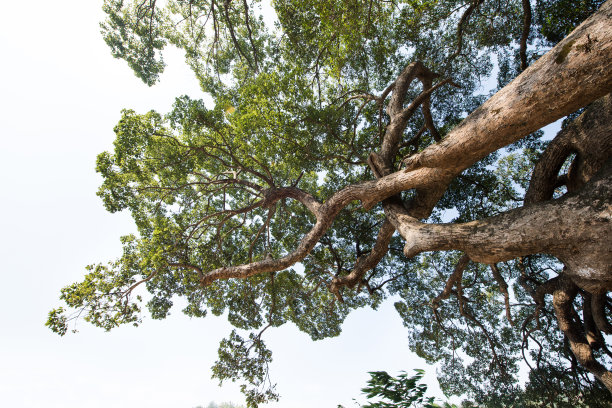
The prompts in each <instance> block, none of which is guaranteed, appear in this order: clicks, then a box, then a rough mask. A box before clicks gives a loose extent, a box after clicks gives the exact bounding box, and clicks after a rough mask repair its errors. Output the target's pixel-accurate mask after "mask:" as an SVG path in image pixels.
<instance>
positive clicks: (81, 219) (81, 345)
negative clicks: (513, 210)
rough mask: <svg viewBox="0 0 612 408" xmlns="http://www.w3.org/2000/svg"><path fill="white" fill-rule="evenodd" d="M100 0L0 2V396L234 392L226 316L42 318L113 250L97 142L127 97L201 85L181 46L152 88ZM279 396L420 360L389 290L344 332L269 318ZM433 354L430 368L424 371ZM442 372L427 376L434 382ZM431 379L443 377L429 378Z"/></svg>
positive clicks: (130, 403) (105, 400) (42, 402)
mask: <svg viewBox="0 0 612 408" xmlns="http://www.w3.org/2000/svg"><path fill="white" fill-rule="evenodd" d="M100 7H101V1H83V0H57V1H43V0H34V1H27V2H20V1H11V2H4V3H3V6H2V12H1V13H0V60H1V63H0V141H1V145H0V182H1V188H0V214H2V217H1V218H0V231H1V233H0V259H1V260H2V262H1V264H0V273H1V277H2V283H3V285H2V287H3V293H2V296H0V313H1V315H0V325H1V326H0V405H1V406H5V407H12V408H19V407H35V406H44V407H47V408H51V407H62V408H71V407H83V408H88V407H114V408H120V407H131V408H138V407H147V408H153V407H184V408H192V407H195V406H197V405H206V404H208V402H210V401H212V400H215V401H217V402H221V401H233V402H235V403H241V402H242V401H243V400H242V396H241V394H240V393H239V392H238V387H237V386H236V385H233V384H228V385H224V386H223V387H218V384H217V381H215V380H211V378H210V376H211V372H210V367H211V365H212V364H213V362H214V361H215V359H216V354H217V346H218V342H219V340H220V339H221V338H222V337H224V336H226V335H227V334H228V333H229V332H230V330H231V328H230V326H229V325H228V324H227V323H226V322H225V321H224V320H223V319H220V318H214V317H207V318H205V319H199V320H190V319H188V318H187V317H185V316H184V315H182V314H181V313H180V311H178V310H177V311H176V312H175V313H173V314H172V316H170V317H169V318H168V319H166V320H164V321H153V320H150V319H147V320H146V321H145V323H144V324H143V325H142V326H141V327H139V328H137V329H135V328H121V329H117V330H115V331H113V332H110V333H106V332H103V331H102V330H100V329H96V328H92V327H89V326H87V325H86V324H85V323H82V324H81V325H80V327H79V329H80V333H78V334H76V335H71V334H69V335H66V336H65V337H63V338H60V337H58V336H57V335H55V334H53V333H51V332H50V331H49V330H48V329H47V328H46V327H44V322H45V320H46V316H47V312H48V311H49V309H51V308H53V307H55V306H57V305H59V300H58V294H59V290H60V289H61V288H62V287H63V286H65V285H67V284H70V283H72V282H74V281H76V280H78V279H79V278H80V277H81V276H82V274H83V272H84V266H85V265H87V264H90V263H94V262H99V261H107V260H111V259H114V258H116V257H117V256H118V255H119V253H120V244H119V236H121V235H124V234H126V233H130V232H132V231H133V230H134V227H133V225H132V223H131V220H130V218H129V217H128V216H127V215H126V214H109V213H106V212H105V210H104V208H103V207H102V204H101V202H100V200H99V199H98V197H97V196H96V195H95V192H96V190H97V188H98V185H99V183H100V178H99V177H98V175H97V174H96V173H95V171H94V167H95V157H96V155H97V154H98V153H99V152H101V151H103V150H108V149H110V148H111V144H112V141H113V138H114V134H113V131H112V129H113V126H114V125H115V124H116V122H117V120H118V119H119V115H120V110H121V109H122V108H133V109H135V110H137V111H139V112H145V111H148V110H149V109H156V110H158V111H160V112H166V111H167V110H168V109H169V107H170V106H171V104H172V102H173V99H174V97H176V96H178V95H182V94H188V95H190V96H192V97H198V96H199V95H201V93H200V92H199V88H198V85H197V83H196V81H195V79H194V77H193V75H192V74H191V72H190V71H188V70H187V68H186V67H185V66H184V64H182V63H181V62H182V57H181V55H180V54H178V53H174V54H172V53H171V54H167V61H168V62H169V67H168V68H167V71H166V73H165V74H164V75H163V77H162V81H161V84H159V85H157V86H155V87H153V88H148V87H146V86H145V85H144V84H142V82H140V80H138V79H137V78H136V77H135V76H134V75H133V74H132V72H131V71H130V70H129V68H128V67H127V65H126V64H125V63H123V62H122V61H119V60H115V59H113V58H112V57H111V55H110V52H109V50H108V48H107V47H106V45H105V44H104V42H103V41H102V39H101V36H100V34H99V26H98V22H99V21H100V20H101V19H102V12H101V11H100ZM265 338H266V341H267V343H268V345H269V347H270V348H271V349H272V350H273V352H274V363H273V365H272V371H271V375H272V379H273V381H276V382H277V383H278V391H279V392H280V394H281V400H280V402H279V403H275V404H270V405H268V406H269V407H283V408H302V407H303V408H306V407H308V408H312V407H336V405H337V404H339V403H342V404H344V405H345V406H347V408H348V407H349V406H354V404H353V402H352V401H351V399H352V398H353V397H359V395H360V391H359V390H360V388H361V387H363V386H364V385H365V381H366V380H367V379H368V375H367V371H372V370H387V371H389V372H391V373H397V372H398V371H399V370H406V371H411V370H412V369H414V368H424V367H425V364H424V363H423V362H421V361H419V360H418V359H417V358H416V357H414V355H412V354H411V353H410V352H409V350H408V347H407V340H406V331H405V329H404V328H403V327H402V325H401V321H400V319H399V316H398V315H397V314H396V313H395V311H394V309H393V306H392V304H391V303H386V304H385V305H383V306H382V307H381V309H380V310H379V311H377V312H373V311H359V312H356V313H353V315H351V316H350V317H349V318H348V320H347V322H346V324H345V326H344V332H343V334H342V335H341V336H340V337H338V338H335V339H329V340H325V341H321V342H316V343H315V342H312V341H311V340H310V339H309V338H308V336H307V335H305V334H303V333H301V332H299V331H298V330H297V329H296V328H295V327H292V326H287V327H283V328H280V329H275V330H268V331H267V332H266V336H265ZM433 376H434V369H433V368H430V369H428V377H429V379H430V380H429V382H430V383H435V380H432V379H433ZM436 387H437V386H435V385H434V386H432V387H431V390H432V391H435V388H436ZM438 392H439V391H438Z"/></svg>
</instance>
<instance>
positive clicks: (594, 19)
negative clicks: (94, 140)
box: [47, 0, 612, 406]
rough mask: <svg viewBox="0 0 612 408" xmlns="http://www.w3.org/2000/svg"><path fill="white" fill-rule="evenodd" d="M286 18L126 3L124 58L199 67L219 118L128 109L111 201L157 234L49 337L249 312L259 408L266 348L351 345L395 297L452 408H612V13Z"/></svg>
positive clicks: (352, 8)
mask: <svg viewBox="0 0 612 408" xmlns="http://www.w3.org/2000/svg"><path fill="white" fill-rule="evenodd" d="M272 5H273V7H274V9H275V11H276V14H277V18H278V23H277V24H276V25H275V27H267V26H266V24H265V23H264V19H263V18H262V16H261V12H260V8H259V6H260V5H258V3H257V1H255V0H242V1H240V0H235V1H230V0H225V1H217V0H169V1H167V2H165V3H164V4H163V5H162V4H159V2H156V1H155V0H126V1H122V0H106V1H105V3H104V10H105V11H106V13H107V14H108V19H107V21H106V22H104V23H103V24H102V31H103V35H104V38H105V39H106V41H107V43H108V44H109V46H110V47H111V50H112V52H113V55H115V56H116V57H119V58H123V59H125V60H126V61H127V62H128V64H129V65H130V67H132V68H133V69H134V72H135V73H136V75H137V76H139V77H140V78H141V79H142V80H143V81H144V82H146V83H147V84H150V85H151V84H154V83H155V82H156V81H157V79H158V76H159V73H160V72H161V71H162V70H163V67H164V63H163V60H162V58H161V52H162V50H163V48H164V47H165V46H166V45H168V44H170V45H173V46H176V47H179V48H181V49H182V50H184V51H185V55H186V61H187V63H188V64H189V65H190V67H191V68H192V69H193V71H194V72H195V74H196V76H197V78H198V80H199V81H200V84H201V87H202V89H203V90H204V91H205V92H207V93H208V94H210V96H211V97H212V99H213V101H214V103H212V104H206V103H204V102H203V101H200V100H193V99H190V98H189V97H187V96H181V97H178V98H177V99H176V102H175V104H174V107H173V109H172V111H171V112H169V113H167V114H165V115H162V114H160V113H157V112H154V111H151V112H148V113H144V114H141V113H136V112H133V111H129V110H127V111H124V112H123V116H122V118H121V120H120V121H119V123H118V125H117V126H116V128H115V133H116V135H117V139H116V141H115V150H114V152H105V153H102V154H100V155H99V156H98V161H97V170H98V171H99V172H100V173H101V174H102V176H103V178H104V182H103V184H102V186H101V188H100V190H99V193H98V194H99V196H100V197H101V198H102V200H103V201H104V204H105V206H106V208H107V209H108V210H109V211H111V212H115V211H122V210H128V211H130V213H131V214H132V216H133V218H134V221H135V223H136V225H137V227H138V235H137V236H134V235H129V236H125V237H123V238H122V243H123V254H122V256H121V257H120V258H119V259H117V260H116V261H114V262H111V263H109V264H96V265H92V266H89V267H88V268H87V274H86V275H85V278H84V280H83V281H82V282H79V283H75V284H72V285H69V286H67V287H65V288H64V289H62V292H61V299H62V300H63V301H64V302H65V303H66V305H67V307H66V308H64V307H60V308H57V309H55V310H53V311H51V312H50V314H49V320H48V322H47V325H48V326H49V327H50V328H51V329H52V330H54V331H56V332H58V333H59V334H62V335H63V334H64V333H66V331H67V330H68V329H69V325H70V321H71V320H72V319H74V318H75V317H76V316H79V315H81V316H84V318H85V320H87V321H89V322H91V323H92V324H94V325H96V326H100V327H102V328H104V329H106V330H110V329H112V328H114V327H116V326H118V325H121V324H134V325H138V324H140V322H141V305H142V303H143V302H146V307H147V308H148V310H149V313H150V315H151V317H152V318H154V319H162V318H164V317H166V316H167V314H168V312H169V310H170V308H171V307H172V304H173V301H174V300H175V299H176V298H177V297H181V298H183V299H184V303H185V304H186V306H185V308H184V309H183V311H184V312H185V313H186V314H187V315H189V316H197V317H203V316H205V315H206V314H207V313H208V311H210V312H212V313H213V314H215V315H221V314H223V313H227V317H228V319H229V321H230V322H231V324H232V325H234V326H235V327H236V329H237V330H234V331H233V332H232V333H231V334H230V335H229V336H228V337H227V338H226V339H225V340H223V341H222V343H221V345H220V348H219V360H218V362H217V363H216V364H215V366H214V367H213V374H214V376H216V377H217V378H219V379H220V380H227V379H231V380H236V379H242V380H243V381H244V385H243V391H244V393H245V394H246V397H247V403H248V405H249V406H256V405H257V404H259V403H261V402H265V401H267V400H269V399H274V398H276V393H275V390H274V387H273V386H271V384H270V382H269V377H268V363H269V362H270V361H271V352H270V351H269V350H268V349H267V348H266V346H265V344H264V340H263V338H262V334H263V332H264V331H265V330H266V329H267V328H269V327H277V326H280V325H282V324H284V323H286V322H293V323H294V324H295V325H297V327H298V328H299V329H300V330H303V331H304V332H306V333H308V334H309V335H310V336H311V337H312V338H313V339H322V338H325V337H330V336H336V335H338V334H339V333H340V330H341V324H342V321H343V319H344V318H345V317H346V316H347V315H348V313H349V312H350V311H351V310H353V309H356V308H360V307H366V306H369V307H373V308H376V307H377V306H378V305H379V304H380V303H381V302H382V301H383V300H384V299H385V298H387V297H390V296H393V297H394V298H395V299H399V300H398V301H397V302H396V304H395V305H396V309H397V311H398V312H399V314H400V316H401V318H402V319H403V322H404V324H405V326H406V327H407V332H408V335H409V339H410V347H411V348H412V350H414V351H415V352H416V353H417V354H418V355H419V356H421V357H422V358H424V359H425V360H426V361H428V362H430V363H437V364H438V367H439V379H440V383H441V386H442V388H443V390H444V391H445V392H446V393H447V394H456V395H462V394H465V395H467V396H469V398H471V399H473V400H474V401H475V402H476V403H479V404H482V405H495V404H498V405H499V404H503V403H506V404H514V403H519V402H521V403H522V404H523V405H529V404H533V405H534V406H541V405H542V404H553V403H554V404H557V405H556V406H562V405H563V404H568V405H571V406H577V405H578V406H580V404H583V405H586V406H607V405H606V404H608V403H607V402H606V401H609V399H610V391H612V373H611V372H610V371H609V369H610V364H611V362H612V360H611V358H610V357H611V356H612V354H611V353H610V351H609V350H608V348H607V345H606V342H607V341H609V339H610V337H606V334H607V335H609V334H612V325H611V324H610V322H609V318H608V317H609V315H610V311H611V309H612V302H611V300H610V298H609V297H608V292H609V291H610V290H612V271H611V263H612V262H611V260H612V245H611V244H610V242H611V236H612V234H611V232H612V223H611V219H612V201H611V197H612V161H611V160H610V156H611V154H610V153H611V149H612V132H611V116H612V100H611V99H610V96H609V95H608V94H609V93H610V92H611V91H612V67H611V65H610V61H612V29H610V27H612V1H607V2H605V3H604V2H603V1H595V0H592V1H589V0H580V1H571V0H542V1H540V0H538V1H529V0H522V1H519V0H462V1H459V0H396V1H381V0H345V1H338V0H302V1H295V0H274V1H273V3H272ZM495 66H497V67H498V68H499V69H498V74H497V82H498V83H497V89H495V90H493V91H491V95H484V94H479V93H478V92H477V91H478V89H479V87H480V84H481V81H483V80H485V79H486V78H487V77H489V76H490V74H491V72H492V71H493V68H494V67H495ZM564 117H565V118H566V119H565V120H564V122H563V127H562V130H561V131H560V132H559V133H558V134H557V135H556V137H554V139H552V141H548V140H545V138H543V134H542V131H541V130H540V129H541V128H542V127H543V126H545V125H547V124H549V123H551V122H554V121H556V120H558V119H561V118H564ZM444 221H446V222H444ZM145 288H146V292H148V294H146V295H145V296H144V298H145V300H144V301H143V296H142V295H143V294H142V291H143V290H144V289H145ZM549 295H550V296H549ZM245 332H250V333H251V334H249V335H246V336H245V335H244V334H243V333H245ZM521 361H523V362H524V365H525V366H526V367H528V379H527V380H526V382H525V383H523V384H521V383H519V367H520V365H521V364H522V363H521Z"/></svg>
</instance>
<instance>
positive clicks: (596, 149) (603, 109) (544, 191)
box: [525, 95, 612, 204]
mask: <svg viewBox="0 0 612 408" xmlns="http://www.w3.org/2000/svg"><path fill="white" fill-rule="evenodd" d="M571 153H575V154H576V158H575V159H574V163H573V164H572V168H571V170H570V172H569V173H568V175H567V176H566V177H565V178H564V179H565V180H564V182H565V184H567V187H568V191H576V190H577V189H578V188H579V187H581V186H582V185H584V183H586V182H587V181H588V180H589V179H590V178H591V177H592V176H593V175H594V174H595V173H596V172H597V171H598V170H599V169H600V168H601V167H602V166H603V164H604V163H605V161H606V160H607V159H608V158H609V157H610V156H612V96H611V95H606V96H605V97H603V98H601V99H598V100H597V101H595V102H593V103H592V104H591V105H589V107H588V108H587V109H586V110H585V111H584V112H583V113H582V114H581V115H580V116H579V117H578V118H576V120H574V121H573V122H572V123H571V124H570V125H568V126H567V127H566V128H564V129H563V130H561V131H560V132H559V134H558V135H557V136H556V137H555V138H554V139H553V140H552V141H551V142H550V144H549V145H548V147H547V148H546V150H545V151H544V153H543V154H542V157H541V158H540V160H539V161H538V163H537V164H536V166H535V168H534V169H533V173H532V176H531V181H530V182H529V189H528V190H527V193H526V194H525V204H529V203H536V202H540V201H545V200H549V199H551V198H552V196H553V192H554V190H555V188H557V187H559V184H560V183H559V170H560V169H561V166H562V165H563V163H564V162H565V161H566V159H567V157H568V156H569V155H570V154H571Z"/></svg>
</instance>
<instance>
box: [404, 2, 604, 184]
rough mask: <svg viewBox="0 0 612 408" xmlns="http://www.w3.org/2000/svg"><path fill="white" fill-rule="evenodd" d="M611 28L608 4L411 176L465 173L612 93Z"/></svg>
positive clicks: (429, 152) (415, 160)
mask: <svg viewBox="0 0 612 408" xmlns="http://www.w3.org/2000/svg"><path fill="white" fill-rule="evenodd" d="M611 25H612V2H610V1H608V2H606V3H604V4H603V5H602V6H601V8H600V9H599V11H597V12H596V13H595V14H593V15H592V16H591V17H589V18H588V19H587V20H585V21H584V22H583V23H582V24H581V25H580V26H578V28H576V29H575V30H574V31H573V32H572V33H571V34H570V35H568V36H567V37H566V38H565V39H564V40H562V41H561V42H559V44H557V45H556V46H555V47H554V48H553V49H552V50H550V51H549V52H548V53H546V54H545V55H544V56H543V57H541V58H540V59H539V60H538V61H536V62H535V63H534V64H532V65H531V66H529V67H528V68H527V69H526V70H525V71H523V72H522V73H521V74H520V75H519V76H518V77H517V78H516V79H514V81H512V82H511V83H510V84H508V85H507V86H506V87H504V88H503V89H502V90H500V91H499V92H498V93H496V94H495V95H494V96H493V97H492V98H491V99H489V100H488V101H487V102H485V103H484V104H483V105H482V106H480V107H479V108H478V109H476V110H475V111H474V112H472V113H471V114H470V115H469V116H468V117H467V118H466V119H465V120H464V121H463V122H462V123H461V124H460V125H459V126H457V127H456V128H455V129H453V130H452V131H451V132H450V133H449V135H448V136H447V137H445V138H444V140H442V141H441V142H440V143H437V144H435V145H432V146H430V147H428V148H427V149H425V150H423V151H422V152H421V153H420V154H418V155H415V156H412V157H411V158H410V159H409V162H408V163H407V169H406V170H405V171H412V170H414V169H416V168H419V167H438V168H448V169H452V170H453V171H456V172H460V171H462V170H463V169H465V168H467V167H469V166H470V165H471V164H472V163H474V162H476V161H477V160H479V159H481V158H483V157H485V156H486V155H487V154H489V153H490V152H492V151H495V150H497V149H499V148H501V147H503V146H506V145H508V144H510V143H513V142H515V141H517V140H519V139H521V138H522V137H524V136H525V135H528V134H530V133H532V132H534V131H536V130H538V129H540V128H541V127H542V126H545V125H547V124H549V123H551V122H554V121H555V120H557V119H560V118H562V117H564V116H566V115H568V114H570V113H572V112H575V111H576V110H578V109H579V108H581V107H583V106H585V105H587V104H589V103H590V102H592V101H594V100H596V99H598V98H601V97H602V96H604V95H606V94H608V93H610V91H611V90H612V70H611V69H610V61H611V60H612V32H611V30H610V26H611ZM592 43H595V44H596V46H593V45H592Z"/></svg>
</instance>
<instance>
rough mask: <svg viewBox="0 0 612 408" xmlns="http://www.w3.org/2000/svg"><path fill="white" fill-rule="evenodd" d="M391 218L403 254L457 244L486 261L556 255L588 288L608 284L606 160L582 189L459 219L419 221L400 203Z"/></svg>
mask: <svg viewBox="0 0 612 408" xmlns="http://www.w3.org/2000/svg"><path fill="white" fill-rule="evenodd" d="M395 210H396V211H395V212H396V215H395V217H394V218H391V222H392V223H394V224H396V225H399V228H398V230H399V232H400V234H401V235H402V237H403V238H404V239H405V240H406V246H405V247H404V254H405V255H406V256H407V257H413V256H415V255H417V254H418V253H420V252H424V251H437V250H452V249H455V250H461V251H465V252H466V253H467V254H468V255H469V257H470V258H471V259H472V260H473V261H476V262H482V263H487V264H492V263H496V262H502V261H505V260H509V259H512V258H516V257H520V256H524V255H528V254H537V253H547V254H551V255H553V256H556V257H557V258H559V259H560V260H561V261H562V262H563V263H564V264H565V265H566V266H567V268H568V272H567V273H568V275H570V276H572V277H573V278H574V279H575V281H576V283H577V284H579V285H580V286H581V287H582V288H584V289H585V290H588V291H589V292H596V291H602V290H612V272H611V270H610V260H611V259H612V246H611V245H610V237H612V160H611V161H608V162H607V164H606V165H605V166H604V169H603V170H602V171H601V172H600V173H599V174H598V175H597V176H596V177H595V178H594V179H592V180H591V181H590V182H589V183H588V184H587V185H586V186H585V187H584V188H583V189H581V190H580V191H579V192H577V193H574V194H568V195H566V196H564V197H562V198H560V199H558V200H553V201H546V202H541V203H536V204H532V205H527V206H524V207H520V208H517V209H514V210H511V211H508V212H506V213H503V214H500V215H498V216H495V217H491V218H487V219H484V220H478V221H472V222H468V223H463V224H424V223H420V222H418V221H417V220H415V219H414V218H411V217H409V216H408V215H407V214H405V212H402V210H401V209H400V208H396V209H395Z"/></svg>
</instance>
